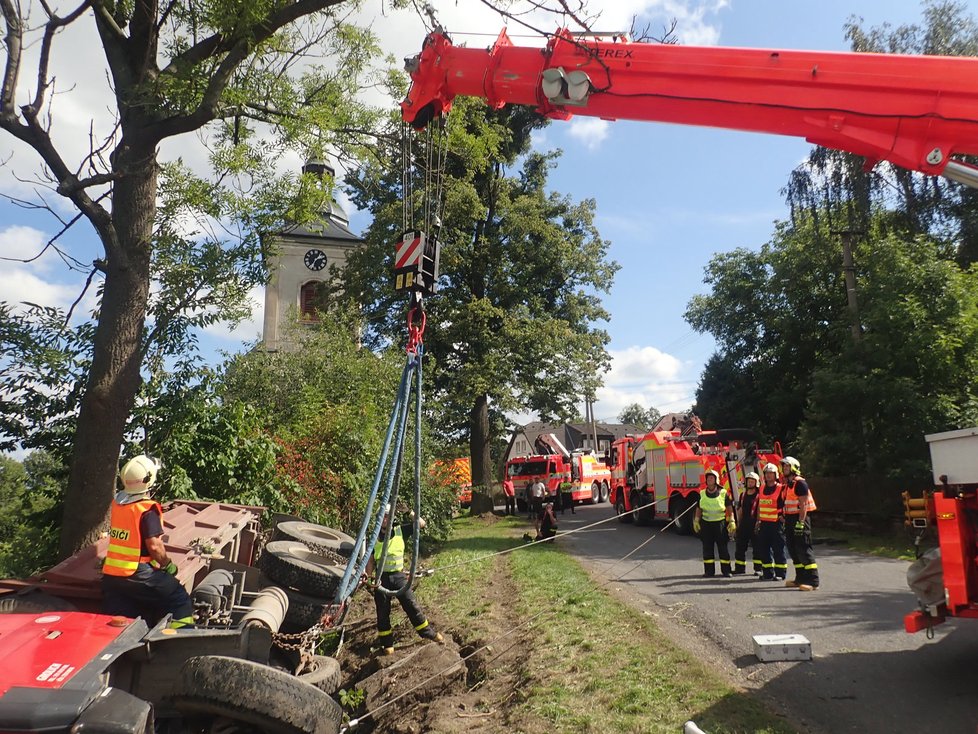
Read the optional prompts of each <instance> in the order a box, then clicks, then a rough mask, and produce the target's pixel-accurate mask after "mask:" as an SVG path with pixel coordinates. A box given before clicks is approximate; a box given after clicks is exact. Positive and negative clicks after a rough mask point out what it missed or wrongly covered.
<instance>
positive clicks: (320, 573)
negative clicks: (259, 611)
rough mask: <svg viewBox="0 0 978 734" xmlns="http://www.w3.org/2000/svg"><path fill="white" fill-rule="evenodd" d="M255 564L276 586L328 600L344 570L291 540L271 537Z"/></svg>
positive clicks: (330, 560)
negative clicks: (271, 539)
mask: <svg viewBox="0 0 978 734" xmlns="http://www.w3.org/2000/svg"><path fill="white" fill-rule="evenodd" d="M258 565H259V568H261V570H262V571H264V572H265V575H266V576H268V578H269V579H271V580H272V581H273V582H274V583H276V584H278V585H279V586H287V587H289V588H290V589H295V590H296V591H299V592H302V593H303V594H311V595H313V596H317V597H321V598H330V599H331V598H332V597H333V594H334V593H335V592H336V588H337V587H338V586H339V584H340V579H342V578H343V572H344V571H345V570H346V568H345V567H344V566H340V565H339V564H337V563H335V562H334V561H333V560H332V559H330V558H327V557H326V556H321V555H319V554H318V553H316V552H315V551H313V550H310V549H309V548H307V547H306V546H305V545H304V544H302V543H299V542H297V541H295V540H274V541H272V542H271V543H269V544H267V545H266V546H265V550H264V551H263V552H262V554H261V559H260V560H259V562H258Z"/></svg>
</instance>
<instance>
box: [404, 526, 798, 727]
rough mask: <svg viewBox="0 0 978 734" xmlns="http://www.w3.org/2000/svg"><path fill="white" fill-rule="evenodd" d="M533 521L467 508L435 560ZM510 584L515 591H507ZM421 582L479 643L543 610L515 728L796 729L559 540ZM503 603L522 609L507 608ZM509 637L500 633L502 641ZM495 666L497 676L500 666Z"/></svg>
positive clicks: (500, 541)
mask: <svg viewBox="0 0 978 734" xmlns="http://www.w3.org/2000/svg"><path fill="white" fill-rule="evenodd" d="M525 530H526V526H525V524H523V523H522V522H520V521H519V520H516V519H513V518H506V519H500V520H499V521H498V522H490V523H489V524H486V522H485V521H484V520H480V519H478V518H463V519H460V520H458V521H457V522H456V525H455V531H456V532H455V535H454V537H453V539H452V540H451V541H449V542H448V543H446V544H445V546H444V547H443V549H442V550H441V551H440V552H439V553H437V554H436V555H435V556H433V557H432V558H430V559H429V560H428V565H429V566H431V567H435V568H437V567H439V566H446V565H449V564H451V563H455V562H458V561H463V560H471V559H473V558H476V557H478V556H482V555H484V554H486V553H488V552H493V551H497V550H502V549H504V548H509V547H512V546H513V545H514V544H516V543H519V542H520V536H521V535H522V533H523V532H524V531H525ZM502 576H505V578H501V577H502ZM501 585H505V586H506V587H507V594H499V593H497V592H498V591H499V588H498V587H500V586H501ZM494 588H495V591H493V589H494ZM419 593H420V595H421V596H422V597H423V598H424V599H425V601H426V603H427V604H430V605H431V606H437V607H438V609H439V616H440V617H443V618H447V619H450V620H453V623H452V624H453V625H456V629H454V630H453V632H454V633H455V634H456V635H461V636H462V638H463V640H464V639H465V638H468V639H469V640H471V641H473V642H475V641H482V640H486V639H494V638H497V637H498V636H499V635H500V634H502V633H503V632H504V631H505V630H504V628H501V627H499V624H500V620H502V619H504V618H506V615H507V614H508V615H509V619H511V620H515V624H519V623H520V622H519V620H526V619H529V618H530V617H531V616H532V615H534V614H537V613H538V612H540V611H541V610H543V613H542V614H541V615H540V616H539V617H537V618H536V619H535V620H534V622H533V623H532V627H530V628H529V633H528V634H527V633H526V632H525V631H524V632H523V634H524V635H525V636H524V640H523V646H524V649H523V650H522V655H523V657H522V662H521V664H522V665H523V666H525V670H524V671H523V675H522V676H521V682H520V686H521V689H522V690H521V691H520V694H521V695H519V696H517V697H515V698H514V699H513V700H512V704H511V705H512V706H513V707H515V709H516V710H515V711H511V712H510V713H509V715H508V717H507V724H508V726H507V728H506V730H507V731H514V732H516V731H524V732H527V733H528V734H536V733H537V732H540V733H541V734H542V733H543V732H547V733H548V734H550V733H552V732H672V733H675V732H678V731H682V725H683V722H685V721H687V720H689V719H692V720H693V721H695V722H696V723H697V724H698V725H699V726H700V727H702V728H703V729H704V730H705V731H707V732H710V734H718V733H719V732H768V733H774V732H793V731H795V730H794V729H792V728H791V727H790V726H789V725H788V724H787V723H786V722H785V721H784V720H783V719H781V718H779V717H777V716H776V715H774V714H773V713H771V712H770V711H769V710H768V709H766V708H765V707H764V706H763V705H762V704H761V703H759V702H758V701H757V700H756V699H755V698H753V696H752V695H751V694H750V693H748V692H745V691H741V690H736V689H734V688H732V687H731V686H730V685H728V684H727V683H726V682H725V681H724V680H723V679H722V678H721V677H720V675H719V674H717V673H716V672H714V671H713V670H711V669H710V668H708V667H707V666H706V665H704V664H703V663H701V662H700V661H698V660H696V659H694V658H693V657H692V656H691V655H689V654H688V653H686V652H685V651H683V650H681V649H680V648H678V647H677V646H676V645H675V644H673V643H672V642H671V641H670V640H669V639H668V638H666V637H665V635H664V634H663V633H662V632H661V631H660V630H659V628H658V627H657V626H656V625H655V623H654V622H653V620H651V619H650V618H649V617H647V616H645V615H643V614H641V613H640V612H638V611H636V610H634V609H632V608H631V607H629V606H627V605H625V604H623V603H622V602H620V601H618V600H617V599H615V598H613V597H612V596H611V595H610V594H608V593H607V592H606V591H604V590H603V589H601V588H600V587H599V586H598V584H596V583H595V582H594V581H593V580H592V579H591V578H590V577H589V576H588V574H587V573H586V572H585V570H584V569H583V568H582V567H581V565H580V564H579V563H578V562H577V561H576V560H575V559H574V558H573V557H572V556H570V555H568V554H567V553H565V552H563V551H562V550H561V549H560V547H559V546H551V545H542V546H534V547H531V548H527V549H526V550H521V551H517V552H515V553H512V554H509V555H506V556H502V557H497V558H495V559H485V560H480V561H478V562H476V563H472V564H469V565H465V566H460V567H457V568H452V569H447V570H445V571H444V572H441V573H436V574H435V575H434V576H433V577H432V578H431V579H429V580H426V581H425V584H424V585H423V586H422V588H421V589H419ZM500 603H505V604H509V605H511V607H512V608H510V609H508V610H500V609H498V608H496V607H497V606H498V605H499V604H500ZM511 623H512V622H511ZM510 629H512V627H510ZM508 644H510V640H508V639H505V638H504V639H498V640H496V641H495V642H494V646H495V647H497V648H501V649H505V647H506V646H507V645H508ZM485 674H486V675H487V676H492V674H493V671H492V668H491V667H489V668H487V670H486V673H485Z"/></svg>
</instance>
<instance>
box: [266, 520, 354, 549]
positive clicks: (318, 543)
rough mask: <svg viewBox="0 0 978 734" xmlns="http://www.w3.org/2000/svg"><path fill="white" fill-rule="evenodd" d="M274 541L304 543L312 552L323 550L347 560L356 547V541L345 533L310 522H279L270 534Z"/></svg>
mask: <svg viewBox="0 0 978 734" xmlns="http://www.w3.org/2000/svg"><path fill="white" fill-rule="evenodd" d="M276 540H295V541H297V542H299V543H305V544H306V545H307V546H309V548H310V549H312V550H319V549H320V548H325V549H326V550H330V551H333V552H334V553H339V554H340V555H341V556H343V557H344V558H349V557H350V556H351V555H352V554H353V550H354V547H355V546H356V540H354V539H353V538H351V537H350V536H349V535H347V534H346V533H342V532H340V531H339V530H333V528H328V527H326V526H325V525H315V524H313V523H311V522H295V521H289V522H280V523H279V524H278V525H276V526H275V532H273V533H272V541H276Z"/></svg>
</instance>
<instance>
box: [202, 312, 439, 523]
mask: <svg viewBox="0 0 978 734" xmlns="http://www.w3.org/2000/svg"><path fill="white" fill-rule="evenodd" d="M358 334H359V321H358V319H357V318H355V317H354V316H353V315H351V314H350V313H346V312H342V311H331V312H329V313H328V314H324V315H323V318H322V319H321V321H320V323H319V324H309V325H296V327H294V329H293V331H292V332H291V333H290V334H289V335H287V336H286V339H285V341H286V342H288V343H291V344H292V345H293V346H292V348H289V349H283V350H280V351H277V352H266V351H263V350H261V349H255V350H252V351H251V352H249V353H247V354H243V355H238V356H235V357H233V358H232V359H231V360H229V362H228V363H227V364H226V365H225V368H224V370H223V373H222V374H221V375H220V376H219V378H218V385H219V394H220V397H221V400H222V406H223V410H224V411H225V412H226V411H228V410H232V411H238V410H241V409H247V411H248V412H249V413H251V414H253V415H254V416H255V417H256V418H258V419H259V425H260V428H261V430H262V431H263V432H264V434H265V435H266V436H267V437H269V438H270V439H272V440H274V442H275V464H276V476H275V477H274V478H273V480H272V487H271V491H272V494H273V496H271V497H268V498H266V499H265V500H263V502H264V503H265V504H268V505H269V506H271V507H274V508H276V509H285V508H289V509H288V511H289V512H292V513H296V514H301V515H302V516H303V517H306V518H308V519H310V520H312V521H314V522H322V523H324V524H327V525H330V526H332V527H338V528H342V529H344V530H347V531H355V530H356V529H357V527H358V526H359V523H360V521H361V519H362V517H363V512H364V511H365V509H366V502H367V496H368V494H369V491H370V488H371V485H372V482H373V479H374V473H375V470H376V467H377V461H378V459H379V457H380V452H381V447H382V444H383V441H384V433H385V431H386V428H387V421H388V419H389V417H390V411H391V407H392V405H393V402H394V396H395V394H396V392H397V386H398V382H399V379H400V375H401V368H402V367H403V364H404V359H405V357H404V353H403V351H401V350H398V349H393V348H389V349H386V350H383V351H381V352H380V353H374V352H372V351H370V350H369V349H363V348H361V347H360V346H359V344H358V339H357V337H358ZM422 429H423V431H424V433H423V441H424V443H423V451H422V456H423V458H424V460H425V470H424V471H423V472H422V506H423V510H424V516H425V517H426V518H427V520H428V521H429V524H430V528H429V532H430V533H433V535H434V537H445V536H446V535H447V532H448V520H449V518H450V517H451V514H452V512H451V511H452V509H453V508H454V506H456V505H457V500H456V498H455V496H454V495H453V493H452V492H451V491H450V489H446V488H445V487H444V486H443V485H441V484H439V483H438V482H435V481H432V479H431V477H430V476H429V473H428V471H427V466H428V464H430V457H431V456H432V451H431V440H430V436H429V433H428V431H427V428H426V427H425V426H422ZM411 430H413V426H412V427H409V431H411ZM256 440H257V439H256ZM209 453H213V454H216V455H218V456H220V455H221V449H220V446H217V447H215V450H214V451H213V452H209ZM413 461H414V450H413V445H412V446H408V447H407V450H406V451H405V455H404V462H405V464H404V466H405V467H411V466H413ZM413 490H414V486H413V471H409V470H405V471H404V472H403V473H402V484H401V485H400V493H401V497H402V499H403V498H406V497H409V496H411V493H413Z"/></svg>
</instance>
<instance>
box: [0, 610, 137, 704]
mask: <svg viewBox="0 0 978 734" xmlns="http://www.w3.org/2000/svg"><path fill="white" fill-rule="evenodd" d="M113 619H115V618H114V617H108V616H105V615H103V614H86V613H83V612H71V613H58V612H51V613H45V614H38V615H32V614H8V615H0V660H3V661H4V662H5V663H6V664H5V665H4V666H2V668H0V696H3V694H4V693H6V692H7V691H8V690H10V689H11V688H13V687H16V686H23V687H25V688H61V687H62V686H63V685H64V684H65V683H66V682H67V681H69V680H71V679H72V678H73V677H74V676H75V674H76V673H77V672H78V671H79V670H80V669H81V668H83V667H84V666H85V665H87V664H88V663H90V662H91V661H92V660H95V659H96V658H97V657H98V655H99V653H101V652H102V651H103V650H105V648H106V647H108V645H109V644H110V643H112V642H113V641H115V640H116V639H117V638H118V637H119V635H121V634H122V633H123V632H124V631H125V629H126V627H128V621H126V622H125V623H123V624H121V625H119V626H113V624H111V623H112V621H113ZM13 662H16V665H12V664H11V663H13Z"/></svg>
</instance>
